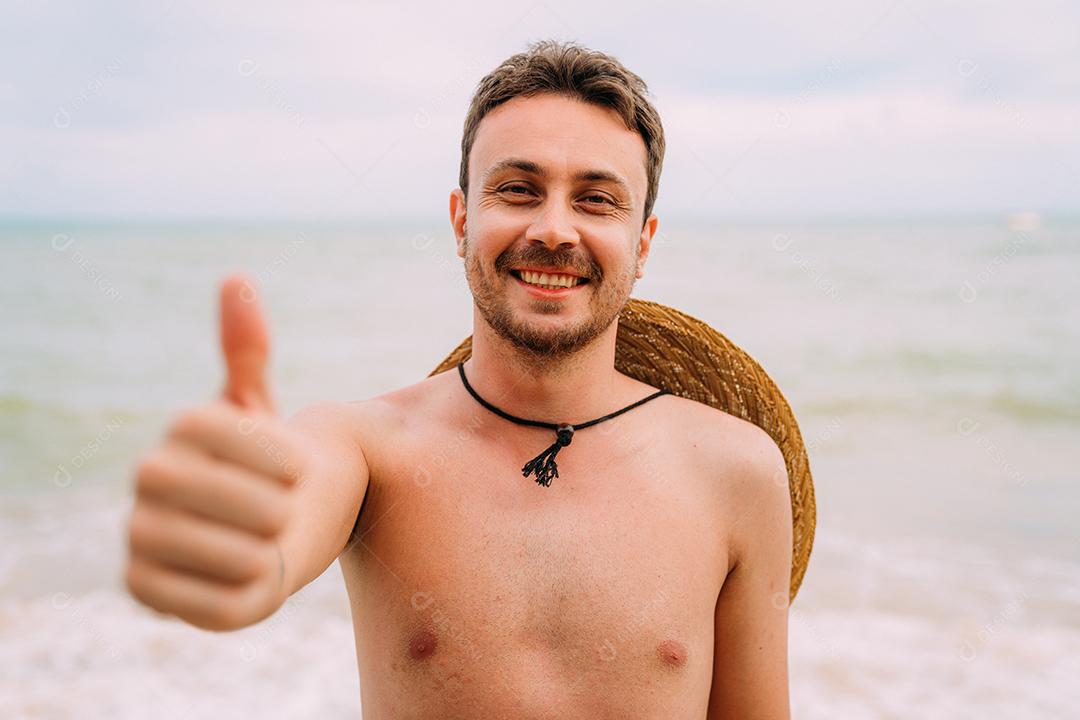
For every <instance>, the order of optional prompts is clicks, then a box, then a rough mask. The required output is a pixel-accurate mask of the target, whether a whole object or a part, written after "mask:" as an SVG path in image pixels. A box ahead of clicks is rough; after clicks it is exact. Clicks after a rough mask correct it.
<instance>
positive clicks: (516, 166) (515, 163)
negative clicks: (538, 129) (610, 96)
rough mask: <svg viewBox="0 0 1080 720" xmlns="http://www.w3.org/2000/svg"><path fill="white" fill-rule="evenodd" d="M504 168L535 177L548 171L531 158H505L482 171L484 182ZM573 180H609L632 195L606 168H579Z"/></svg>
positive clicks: (544, 175)
mask: <svg viewBox="0 0 1080 720" xmlns="http://www.w3.org/2000/svg"><path fill="white" fill-rule="evenodd" d="M505 170H521V171H522V172H525V173H529V174H530V175H536V176H537V177H542V178H546V177H548V172H547V170H545V169H544V168H543V167H542V166H540V165H538V164H537V163H534V162H533V161H532V160H525V159H524V158H513V157H512V158H506V159H505V160H500V161H499V162H497V163H495V164H494V165H492V166H491V167H490V168H488V171H487V172H485V173H484V178H483V180H484V181H485V182H486V181H487V180H488V179H490V178H491V177H492V176H493V175H497V174H498V173H501V172H503V171H505ZM573 179H574V180H578V181H585V182H609V183H613V184H614V185H617V186H619V188H620V189H621V190H622V191H623V192H624V193H626V195H627V196H631V197H632V195H633V193H631V192H630V185H629V184H628V183H627V182H626V181H625V180H623V179H622V178H621V177H619V176H618V175H616V174H615V173H613V172H609V171H608V170H596V169H589V170H581V171H580V172H578V173H577V174H576V175H574V177H573Z"/></svg>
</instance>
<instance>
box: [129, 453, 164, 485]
mask: <svg viewBox="0 0 1080 720" xmlns="http://www.w3.org/2000/svg"><path fill="white" fill-rule="evenodd" d="M164 464H165V463H164V462H163V460H162V458H161V451H160V450H159V449H156V448H155V449H154V450H151V451H148V452H146V453H144V454H143V455H142V456H140V458H139V460H138V462H137V463H136V464H135V487H136V489H137V490H147V489H151V488H153V487H154V486H155V485H156V483H157V482H158V480H159V479H160V478H161V476H162V475H163V474H164Z"/></svg>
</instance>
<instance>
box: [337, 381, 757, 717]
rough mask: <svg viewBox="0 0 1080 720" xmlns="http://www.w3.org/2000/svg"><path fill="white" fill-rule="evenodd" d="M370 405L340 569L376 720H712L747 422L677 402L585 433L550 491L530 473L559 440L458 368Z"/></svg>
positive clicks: (639, 390)
mask: <svg viewBox="0 0 1080 720" xmlns="http://www.w3.org/2000/svg"><path fill="white" fill-rule="evenodd" d="M625 380H626V383H625V390H626V393H627V397H628V398H629V400H628V402H632V401H633V400H634V399H638V398H641V397H645V396H646V395H648V394H651V392H653V391H655V388H652V387H651V386H648V385H645V384H642V383H637V382H636V381H633V380H631V379H629V378H626V379H625ZM628 402H627V403H624V404H628ZM369 403H370V407H369V410H368V411H366V412H367V414H368V417H369V418H370V426H369V427H368V430H367V432H366V433H365V438H364V440H363V448H364V454H365V457H366V458H367V461H368V465H369V469H370V484H369V489H368V494H367V497H366V500H365V503H364V508H363V512H362V513H361V516H360V518H359V521H358V523H357V526H356V529H355V532H354V534H353V537H352V538H351V540H350V544H349V546H348V548H347V549H346V550H345V551H344V552H343V553H342V555H341V558H340V561H341V567H342V570H343V573H344V576H345V581H346V585H347V588H348V591H349V597H350V601H351V605H352V616H353V623H354V628H355V633H356V648H357V660H358V665H359V669H360V681H361V690H362V702H363V709H364V717H365V719H366V720H373V719H376V718H394V719H397V718H432V717H439V718H476V717H483V718H502V717H505V718H540V717H544V718H597V719H598V718H626V717H635V718H665V719H674V718H687V719H690V718H693V719H695V720H699V719H700V718H704V717H705V713H706V707H707V703H708V695H709V688H710V684H711V678H712V663H713V657H712V654H713V618H714V611H715V606H716V600H717V597H718V595H719V592H720V588H721V586H722V584H723V581H724V578H725V576H726V574H727V572H728V570H729V569H730V568H731V566H732V564H733V560H734V559H733V558H732V557H731V553H730V538H729V530H730V528H731V526H732V522H731V512H732V510H731V502H730V501H731V500H732V498H730V497H727V496H726V495H725V493H726V492H727V491H728V490H729V486H730V483H726V482H725V481H724V473H723V467H722V466H718V458H723V457H725V455H726V453H725V450H724V447H725V444H727V445H729V446H730V447H728V449H727V452H737V447H738V440H737V436H738V434H739V433H740V432H742V430H741V428H740V425H741V424H742V423H743V421H741V420H737V419H736V418H733V417H731V416H729V415H726V414H725V413H721V412H719V411H717V410H714V409H712V408H709V407H707V406H705V405H703V404H700V403H695V402H692V401H690V400H686V399H683V398H679V397H674V396H661V397H658V398H656V399H654V400H651V401H649V402H648V403H645V404H644V405H641V406H640V407H637V408H635V409H634V410H632V411H630V412H628V413H625V414H624V415H621V416H619V417H617V418H614V419H612V420H609V421H607V422H605V423H601V424H598V425H596V426H594V427H591V428H587V429H584V430H582V431H580V432H579V433H577V434H575V437H574V440H573V442H572V443H571V445H570V446H568V447H566V448H564V449H563V450H562V451H561V452H560V453H559V455H558V460H557V461H558V467H559V477H557V478H555V479H554V480H553V482H552V484H551V486H550V487H541V486H539V485H537V484H536V483H535V482H534V481H533V480H532V478H524V477H522V475H521V466H522V465H523V464H524V463H525V461H526V460H528V459H530V458H532V457H534V456H535V455H537V454H538V453H539V452H540V451H541V450H543V449H544V448H545V447H546V446H547V445H549V444H550V443H551V442H552V440H553V437H554V434H553V433H552V432H551V431H548V430H544V429H540V428H527V427H521V426H518V425H515V424H513V423H510V422H509V421H507V420H505V419H503V418H500V417H498V416H496V415H494V414H492V413H491V412H489V411H488V410H486V409H484V408H482V407H481V406H479V405H478V404H476V402H475V401H474V400H473V399H472V398H471V397H469V396H468V395H467V394H466V393H465V390H464V388H463V387H462V386H461V384H460V380H459V379H458V378H457V376H456V373H455V372H447V373H442V374H441V375H438V376H436V377H434V378H428V379H426V380H425V381H423V382H421V383H418V384H416V385H413V386H411V387H409V388H405V389H403V390H400V391H397V392H395V393H391V394H389V395H386V396H383V397H381V398H378V399H376V401H374V402H372V401H369ZM619 406H620V407H621V405H619ZM371 408H377V409H376V410H372V409H371ZM365 425H368V423H365Z"/></svg>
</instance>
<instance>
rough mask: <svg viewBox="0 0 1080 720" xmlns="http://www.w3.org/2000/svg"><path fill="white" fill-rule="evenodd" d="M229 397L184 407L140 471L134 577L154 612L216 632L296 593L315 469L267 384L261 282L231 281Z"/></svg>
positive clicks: (225, 290) (227, 288)
mask: <svg viewBox="0 0 1080 720" xmlns="http://www.w3.org/2000/svg"><path fill="white" fill-rule="evenodd" d="M221 347H222V351H223V353H224V355H225V364H226V368H227V370H226V380H225V387H224V389H223V391H222V394H221V397H220V398H219V399H217V400H214V401H211V402H208V403H206V404H203V405H198V406H195V407H192V408H189V409H188V410H185V411H183V412H181V413H180V414H179V415H178V416H176V418H175V419H174V421H173V422H172V424H171V426H170V427H169V429H168V432H167V433H166V436H165V438H164V439H163V440H162V442H161V443H160V444H159V445H158V446H157V447H155V448H154V449H152V450H150V451H149V452H148V453H146V454H145V455H144V456H143V457H142V459H141V461H140V462H139V463H138V466H137V469H136V471H135V505H134V509H133V511H132V514H131V518H130V521H129V523H128V551H129V556H128V565H127V571H126V575H125V582H126V584H127V588H128V590H129V591H130V592H131V594H132V595H133V596H134V597H135V598H136V599H138V600H139V601H141V602H143V603H144V604H146V605H148V606H149V607H151V608H153V609H155V610H157V611H159V612H162V613H167V614H171V615H175V616H177V617H179V618H181V619H183V620H185V621H187V622H189V623H191V624H192V625H196V626H198V627H201V628H204V629H207V630H235V629H239V628H241V627H245V626H247V625H251V624H253V623H256V622H258V621H260V620H262V619H264V618H266V617H268V616H269V615H271V614H272V613H273V612H274V611H276V610H277V609H278V608H279V607H281V605H282V603H284V601H285V599H286V598H287V597H288V595H289V587H288V583H287V579H286V569H285V562H284V558H283V557H282V554H281V546H280V544H279V542H278V541H279V539H280V537H281V535H282V533H283V532H284V530H285V529H286V528H287V527H288V526H289V523H290V520H291V518H292V516H293V514H294V508H295V506H296V502H295V495H296V487H295V486H296V484H297V483H298V482H299V481H300V479H301V477H302V476H303V472H304V470H305V467H308V466H309V465H310V452H309V450H308V448H307V447H306V443H305V441H304V439H303V436H301V435H300V434H299V433H298V431H296V430H295V429H292V428H290V427H288V426H287V425H286V424H285V423H284V422H282V421H281V420H279V419H278V418H277V417H276V415H275V411H274V405H273V401H272V399H271V396H270V391H269V387H268V386H267V382H266V365H267V357H268V354H269V340H268V333H267V326H266V322H265V320H264V318H263V315H262V311H261V309H260V306H259V302H258V297H257V295H256V293H255V289H254V287H253V286H252V285H251V284H250V283H249V282H248V281H247V280H246V279H245V278H244V277H243V276H240V275H233V276H230V277H228V278H226V279H225V281H224V282H223V283H222V285H221Z"/></svg>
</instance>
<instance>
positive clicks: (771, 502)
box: [709, 427, 792, 720]
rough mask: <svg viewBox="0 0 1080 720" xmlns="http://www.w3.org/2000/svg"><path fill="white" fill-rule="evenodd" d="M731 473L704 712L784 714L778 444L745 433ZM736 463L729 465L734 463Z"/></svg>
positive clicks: (783, 547) (720, 717) (784, 596)
mask: <svg viewBox="0 0 1080 720" xmlns="http://www.w3.org/2000/svg"><path fill="white" fill-rule="evenodd" d="M749 435H750V437H749V438H748V441H747V443H746V452H745V453H741V454H740V455H741V457H740V459H739V460H738V462H737V463H726V464H725V465H726V467H727V468H728V470H727V472H730V473H732V476H731V477H730V478H729V479H730V481H731V482H732V486H731V491H732V493H731V494H729V495H728V497H732V498H738V501H737V508H738V510H737V513H736V520H735V521H734V527H733V528H732V533H731V543H732V551H733V555H734V557H735V562H734V566H733V568H732V569H731V571H730V572H729V573H728V575H727V578H726V579H725V580H724V584H723V586H722V588H721V591H720V596H719V598H718V599H717V603H716V615H715V629H714V632H715V640H714V642H715V646H714V652H713V681H712V689H711V691H710V695H709V720H728V719H729V718H730V719H733V718H738V719H739V720H754V719H761V720H766V719H767V720H787V719H788V718H789V717H790V707H789V699H788V665H787V628H788V596H789V590H790V585H791V542H792V528H791V496H790V493H789V490H788V479H787V477H788V476H787V470H786V468H785V465H784V458H783V455H782V454H781V453H780V449H779V448H778V447H777V446H776V444H775V443H774V442H773V440H772V438H770V437H769V436H768V434H767V433H765V432H764V431H763V430H760V429H758V428H756V427H755V428H754V430H753V431H752V432H751V433H749ZM733 465H734V467H733Z"/></svg>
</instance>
